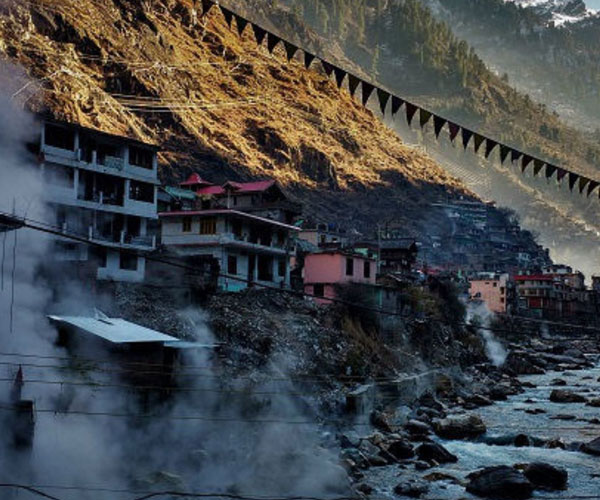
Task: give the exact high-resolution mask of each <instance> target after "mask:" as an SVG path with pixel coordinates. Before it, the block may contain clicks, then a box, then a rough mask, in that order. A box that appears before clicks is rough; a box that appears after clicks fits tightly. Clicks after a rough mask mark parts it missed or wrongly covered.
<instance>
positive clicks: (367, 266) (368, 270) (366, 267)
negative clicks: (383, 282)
mask: <svg viewBox="0 0 600 500" xmlns="http://www.w3.org/2000/svg"><path fill="white" fill-rule="evenodd" d="M364 274H365V278H370V277H371V263H370V262H369V261H366V262H365V263H364Z"/></svg>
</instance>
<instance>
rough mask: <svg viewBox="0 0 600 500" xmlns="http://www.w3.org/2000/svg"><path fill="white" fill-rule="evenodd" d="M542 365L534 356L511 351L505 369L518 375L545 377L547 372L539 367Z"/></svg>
mask: <svg viewBox="0 0 600 500" xmlns="http://www.w3.org/2000/svg"><path fill="white" fill-rule="evenodd" d="M542 363H543V362H542V361H541V360H540V359H539V358H538V359H536V357H535V356H534V355H533V354H530V353H527V352H523V351H511V352H510V353H509V354H508V357H507V358H506V361H505V362H504V368H506V369H507V370H510V371H512V372H514V373H516V374H517V375H543V374H544V373H545V371H544V369H543V368H542V367H540V366H539V365H540V364H542Z"/></svg>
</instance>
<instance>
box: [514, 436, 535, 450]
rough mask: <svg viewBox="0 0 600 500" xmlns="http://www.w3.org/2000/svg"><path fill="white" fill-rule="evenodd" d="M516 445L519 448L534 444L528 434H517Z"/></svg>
mask: <svg viewBox="0 0 600 500" xmlns="http://www.w3.org/2000/svg"><path fill="white" fill-rule="evenodd" d="M514 445H515V446H516V447H517V448H528V447H529V446H532V445H533V442H532V441H531V438H530V437H529V436H528V435H527V434H517V436H515V441H514Z"/></svg>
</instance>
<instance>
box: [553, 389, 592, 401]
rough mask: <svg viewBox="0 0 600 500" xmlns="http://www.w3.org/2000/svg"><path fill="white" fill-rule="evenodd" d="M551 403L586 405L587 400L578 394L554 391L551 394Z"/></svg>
mask: <svg viewBox="0 0 600 500" xmlns="http://www.w3.org/2000/svg"><path fill="white" fill-rule="evenodd" d="M550 401H552V402H553V403H586V402H587V399H586V398H584V397H583V396H582V395H581V394H576V393H574V392H571V391H563V390H560V389H554V390H553V391H552V392H551V393H550Z"/></svg>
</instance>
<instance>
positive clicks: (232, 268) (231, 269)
mask: <svg viewBox="0 0 600 500" xmlns="http://www.w3.org/2000/svg"><path fill="white" fill-rule="evenodd" d="M227 273H228V274H233V275H235V274H237V257H236V256H235V255H230V256H228V257H227Z"/></svg>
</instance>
